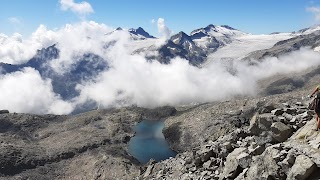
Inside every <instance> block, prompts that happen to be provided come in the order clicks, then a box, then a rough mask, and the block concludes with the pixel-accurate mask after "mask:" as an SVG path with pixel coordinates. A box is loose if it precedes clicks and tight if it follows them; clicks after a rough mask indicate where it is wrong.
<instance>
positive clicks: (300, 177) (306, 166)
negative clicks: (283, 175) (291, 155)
mask: <svg viewBox="0 0 320 180" xmlns="http://www.w3.org/2000/svg"><path fill="white" fill-rule="evenodd" d="M315 169H316V165H315V163H314V162H313V161H311V160H310V158H308V157H307V156H305V155H299V156H298V157H297V158H296V160H295V163H294V165H293V166H292V168H291V170H290V171H289V173H288V177H287V179H288V180H289V179H290V180H291V179H292V180H305V179H307V178H308V177H309V176H310V175H311V174H312V173H313V171H314V170H315Z"/></svg>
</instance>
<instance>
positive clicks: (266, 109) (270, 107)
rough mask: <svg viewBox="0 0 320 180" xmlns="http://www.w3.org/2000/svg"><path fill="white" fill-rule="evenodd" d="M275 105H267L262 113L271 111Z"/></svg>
mask: <svg viewBox="0 0 320 180" xmlns="http://www.w3.org/2000/svg"><path fill="white" fill-rule="evenodd" d="M274 109H275V107H274V106H273V105H268V106H265V107H263V108H262V109H261V111H260V113H261V114H264V113H271V111H272V110H274Z"/></svg>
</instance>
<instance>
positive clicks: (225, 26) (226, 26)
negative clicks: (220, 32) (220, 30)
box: [221, 25, 237, 30]
mask: <svg viewBox="0 0 320 180" xmlns="http://www.w3.org/2000/svg"><path fill="white" fill-rule="evenodd" d="M221 27H224V28H226V29H230V30H237V29H235V28H233V27H230V26H228V25H222V26H221Z"/></svg>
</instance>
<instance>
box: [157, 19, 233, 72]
mask: <svg viewBox="0 0 320 180" xmlns="http://www.w3.org/2000/svg"><path fill="white" fill-rule="evenodd" d="M221 27H222V28H225V29H227V30H231V31H237V30H236V29H234V28H232V27H229V26H226V25H223V26H221ZM210 32H219V29H218V28H217V26H215V25H212V24H210V25H208V26H207V27H205V28H200V29H196V30H194V31H192V32H191V33H190V36H189V35H187V34H186V33H184V32H182V31H181V32H179V33H178V34H175V35H173V36H172V37H171V38H170V39H169V40H168V42H167V43H166V44H165V45H163V46H162V47H161V48H160V49H159V54H160V57H159V61H160V62H163V63H169V62H170V59H172V58H174V57H181V58H184V59H187V60H188V61H189V63H190V64H191V65H194V66H199V65H201V64H202V63H203V62H204V61H206V58H207V55H208V54H209V53H212V52H214V51H216V50H217V49H218V48H219V47H222V46H225V45H226V44H228V43H231V42H232V41H233V38H232V36H234V35H236V33H234V34H232V33H231V34H223V33H221V34H222V35H223V36H222V37H219V38H220V40H218V39H217V37H215V36H213V35H211V34H210ZM219 33H220V32H219ZM202 38H205V39H206V40H205V41H206V42H205V46H206V47H205V48H203V47H200V46H199V45H197V44H196V43H195V40H198V39H202Z"/></svg>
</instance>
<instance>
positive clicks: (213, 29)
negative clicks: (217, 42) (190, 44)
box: [190, 24, 246, 39]
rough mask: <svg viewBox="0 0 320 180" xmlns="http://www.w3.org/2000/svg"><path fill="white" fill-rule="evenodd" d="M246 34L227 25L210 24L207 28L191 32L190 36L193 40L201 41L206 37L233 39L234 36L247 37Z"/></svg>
mask: <svg viewBox="0 0 320 180" xmlns="http://www.w3.org/2000/svg"><path fill="white" fill-rule="evenodd" d="M245 34H246V33H244V32H241V31H239V30H237V29H235V28H232V27H230V26H227V25H222V26H217V25H213V24H210V25H208V26H207V27H205V28H200V29H196V30H194V31H192V32H191V34H190V36H191V37H192V38H193V39H200V38H202V37H204V36H214V37H221V36H226V37H232V36H240V35H245Z"/></svg>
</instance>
